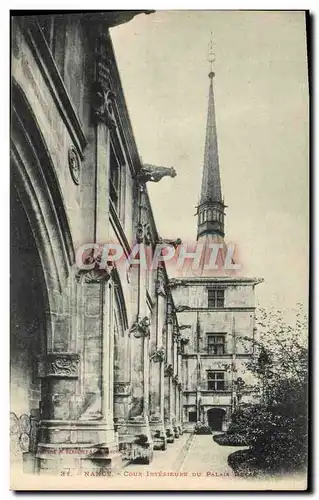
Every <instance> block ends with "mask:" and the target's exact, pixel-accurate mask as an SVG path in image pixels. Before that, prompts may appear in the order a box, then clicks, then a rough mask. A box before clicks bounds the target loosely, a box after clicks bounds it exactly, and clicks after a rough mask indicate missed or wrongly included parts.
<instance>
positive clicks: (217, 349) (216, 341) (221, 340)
mask: <svg viewBox="0 0 319 500" xmlns="http://www.w3.org/2000/svg"><path fill="white" fill-rule="evenodd" d="M207 354H214V355H216V356H219V355H220V354H225V335H218V334H217V335H211V334H209V335H207Z"/></svg>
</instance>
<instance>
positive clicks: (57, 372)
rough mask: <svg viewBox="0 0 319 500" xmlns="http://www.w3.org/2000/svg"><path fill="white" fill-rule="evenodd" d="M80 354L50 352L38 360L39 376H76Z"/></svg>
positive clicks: (77, 374)
mask: <svg viewBox="0 0 319 500" xmlns="http://www.w3.org/2000/svg"><path fill="white" fill-rule="evenodd" d="M79 364H80V355H79V354H76V353H61V352H59V353H50V354H46V355H45V356H42V357H41V358H40V359H39V361H38V376H39V377H40V378H46V377H57V378H78V376H79Z"/></svg>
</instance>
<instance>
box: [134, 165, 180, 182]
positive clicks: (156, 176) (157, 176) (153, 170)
mask: <svg viewBox="0 0 319 500" xmlns="http://www.w3.org/2000/svg"><path fill="white" fill-rule="evenodd" d="M176 175H177V174H176V170H175V168H173V167H159V166H156V165H150V164H146V163H144V165H143V166H142V168H141V169H140V171H139V173H138V174H137V179H138V181H139V182H140V183H143V184H145V183H146V182H149V181H150V182H159V181H160V180H161V179H162V178H163V177H165V176H169V177H176Z"/></svg>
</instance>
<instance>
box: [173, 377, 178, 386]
mask: <svg viewBox="0 0 319 500" xmlns="http://www.w3.org/2000/svg"><path fill="white" fill-rule="evenodd" d="M172 381H173V384H174V385H177V384H178V375H174V377H173V379H172Z"/></svg>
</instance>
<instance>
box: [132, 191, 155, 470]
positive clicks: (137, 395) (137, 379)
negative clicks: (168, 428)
mask: <svg viewBox="0 0 319 500" xmlns="http://www.w3.org/2000/svg"><path fill="white" fill-rule="evenodd" d="M137 195H138V207H139V213H138V220H137V231H136V241H137V243H138V244H140V245H144V243H145V236H146V235H145V233H144V225H143V223H142V217H143V215H142V209H143V206H144V196H143V195H144V186H143V185H142V184H139V185H138V193H137ZM141 248H142V247H141ZM130 276H131V285H132V287H131V290H132V301H134V302H135V303H136V299H137V313H136V319H135V321H134V322H133V324H132V326H131V328H130V335H131V364H132V393H131V395H132V399H131V401H132V404H131V408H130V411H129V418H128V422H127V445H126V458H128V459H129V460H130V461H132V462H140V463H146V464H149V463H150V462H151V461H152V458H153V440H152V436H151V431H150V426H149V418H148V413H149V337H150V318H149V311H148V310H147V305H146V296H145V279H146V272H145V269H143V266H141V265H137V266H136V265H134V266H132V268H131V271H130Z"/></svg>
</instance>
